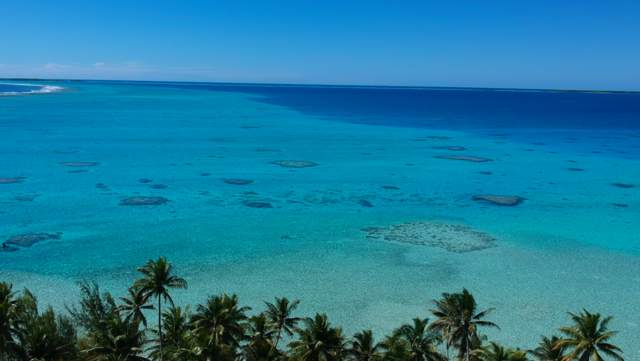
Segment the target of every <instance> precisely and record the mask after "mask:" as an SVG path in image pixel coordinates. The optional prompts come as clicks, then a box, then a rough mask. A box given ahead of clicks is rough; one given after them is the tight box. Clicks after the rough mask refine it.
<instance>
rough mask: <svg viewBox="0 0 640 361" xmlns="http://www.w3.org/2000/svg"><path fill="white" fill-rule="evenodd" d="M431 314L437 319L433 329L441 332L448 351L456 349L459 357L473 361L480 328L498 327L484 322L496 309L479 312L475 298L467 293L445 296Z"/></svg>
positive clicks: (463, 291) (432, 325)
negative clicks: (450, 348)
mask: <svg viewBox="0 0 640 361" xmlns="http://www.w3.org/2000/svg"><path fill="white" fill-rule="evenodd" d="M435 304H436V308H435V309H434V310H432V311H431V312H432V313H433V315H434V316H436V317H437V319H436V320H435V321H434V322H433V323H432V324H431V326H430V327H431V329H432V330H434V331H437V332H440V333H441V334H442V335H443V337H444V338H445V339H446V342H447V343H446V344H447V347H451V346H454V347H457V348H458V357H459V358H460V359H464V360H465V361H470V359H471V354H472V351H473V347H472V346H473V345H474V343H475V344H477V343H479V340H480V337H479V335H478V328H479V327H481V326H484V327H495V328H498V325H496V324H495V323H493V322H490V321H485V320H483V319H484V318H485V317H486V316H487V315H488V314H489V313H490V312H491V311H492V310H493V309H487V310H484V311H480V312H477V304H476V300H475V299H474V297H473V295H472V294H471V293H469V291H467V290H466V289H463V290H462V292H461V293H453V294H449V293H443V294H442V299H440V300H437V301H435Z"/></svg>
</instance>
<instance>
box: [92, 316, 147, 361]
mask: <svg viewBox="0 0 640 361" xmlns="http://www.w3.org/2000/svg"><path fill="white" fill-rule="evenodd" d="M102 322H103V323H104V327H103V329H104V330H106V332H98V333H94V334H92V336H91V340H90V342H89V346H88V347H87V348H86V349H85V350H83V352H84V353H86V354H87V356H88V360H89V361H147V360H148V359H147V358H146V357H144V347H143V346H144V344H145V337H144V332H143V331H141V330H140V328H139V324H138V323H136V322H133V321H131V320H127V319H123V318H122V317H121V315H120V314H119V312H114V313H113V314H112V315H111V316H110V317H109V318H108V319H104V320H103V321H102Z"/></svg>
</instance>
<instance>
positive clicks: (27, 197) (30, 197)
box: [13, 194, 39, 202]
mask: <svg viewBox="0 0 640 361" xmlns="http://www.w3.org/2000/svg"><path fill="white" fill-rule="evenodd" d="M38 196H39V194H18V195H17V196H15V197H13V199H15V200H16V201H18V202H33V201H34V200H35V199H36V198H37V197H38Z"/></svg>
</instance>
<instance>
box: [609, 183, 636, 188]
mask: <svg viewBox="0 0 640 361" xmlns="http://www.w3.org/2000/svg"><path fill="white" fill-rule="evenodd" d="M611 185H612V186H614V187H618V188H625V189H629V188H633V187H635V185H633V184H631V183H611Z"/></svg>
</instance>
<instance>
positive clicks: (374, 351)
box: [347, 330, 382, 361]
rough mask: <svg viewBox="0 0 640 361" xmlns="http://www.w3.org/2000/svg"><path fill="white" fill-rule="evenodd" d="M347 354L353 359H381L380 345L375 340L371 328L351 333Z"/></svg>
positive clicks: (376, 360)
mask: <svg viewBox="0 0 640 361" xmlns="http://www.w3.org/2000/svg"><path fill="white" fill-rule="evenodd" d="M347 354H348V355H350V356H351V357H352V358H353V360H354V361H380V360H382V345H381V344H380V343H376V342H375V340H374V338H373V332H372V331H371V330H364V331H361V332H358V333H356V334H355V335H353V340H352V341H351V342H350V345H349V348H348V349H347Z"/></svg>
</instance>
